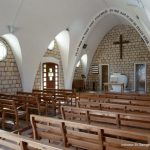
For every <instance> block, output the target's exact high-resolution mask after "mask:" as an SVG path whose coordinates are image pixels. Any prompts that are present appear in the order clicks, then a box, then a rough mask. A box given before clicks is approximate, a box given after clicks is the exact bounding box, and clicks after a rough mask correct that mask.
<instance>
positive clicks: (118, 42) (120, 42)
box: [113, 34, 129, 59]
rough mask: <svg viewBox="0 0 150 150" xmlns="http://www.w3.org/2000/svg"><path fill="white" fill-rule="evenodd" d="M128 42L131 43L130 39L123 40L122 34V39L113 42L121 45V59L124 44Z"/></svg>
mask: <svg viewBox="0 0 150 150" xmlns="http://www.w3.org/2000/svg"><path fill="white" fill-rule="evenodd" d="M127 43H129V41H127V40H124V41H123V36H122V34H121V35H120V40H119V41H116V42H114V43H113V44H115V45H120V59H122V50H123V44H127Z"/></svg>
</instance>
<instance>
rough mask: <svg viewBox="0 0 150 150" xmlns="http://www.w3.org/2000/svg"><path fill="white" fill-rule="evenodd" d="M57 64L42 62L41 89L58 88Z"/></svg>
mask: <svg viewBox="0 0 150 150" xmlns="http://www.w3.org/2000/svg"><path fill="white" fill-rule="evenodd" d="M58 78H59V72H58V65H57V64H55V63H43V89H45V88H56V89H58V88H59V83H58V81H59V80H58Z"/></svg>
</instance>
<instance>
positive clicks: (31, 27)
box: [0, 0, 150, 91]
mask: <svg viewBox="0 0 150 150" xmlns="http://www.w3.org/2000/svg"><path fill="white" fill-rule="evenodd" d="M132 1H135V2H136V1H139V0H132ZM141 1H142V3H143V6H144V7H142V8H139V7H136V6H131V5H128V4H127V0H0V35H1V36H2V35H4V34H8V33H9V30H8V26H12V27H13V31H14V32H13V34H14V35H15V36H16V37H17V38H18V41H19V43H20V47H21V52H20V53H21V55H22V57H21V58H18V57H16V59H20V60H19V61H17V63H20V64H18V67H19V71H20V74H21V78H22V84H23V89H24V90H26V91H30V90H31V89H32V86H33V83H34V78H35V74H36V71H37V68H38V65H39V63H40V61H41V60H42V56H43V54H44V52H45V51H46V48H47V47H48V45H49V43H50V41H51V40H53V39H54V37H55V36H56V35H57V34H58V33H60V32H61V31H62V30H65V29H66V28H69V34H70V46H69V51H68V58H67V59H68V61H66V63H67V64H65V66H67V67H66V68H65V69H64V70H65V72H66V76H67V77H66V80H65V82H66V83H67V84H66V88H70V87H71V84H70V83H71V82H70V81H71V80H72V77H73V71H74V67H75V63H76V62H77V61H78V59H79V57H80V56H81V55H82V53H80V52H79V55H78V56H77V57H75V53H76V49H77V47H78V45H79V43H80V40H81V38H82V36H83V33H84V32H85V29H86V27H87V25H88V24H89V23H90V22H91V20H92V19H93V17H95V16H96V15H97V14H98V13H99V12H101V11H102V10H105V9H107V8H118V9H120V10H122V11H124V12H126V13H128V14H129V15H130V16H132V18H134V19H135V20H136V21H137V22H138V23H139V26H141V27H142V29H143V31H146V34H148V38H150V35H149V30H150V22H149V20H150V16H149V11H150V1H149V0H141ZM136 16H139V18H140V21H139V20H137V18H136ZM121 23H122V24H124V23H127V21H125V20H124V19H122V18H121V17H117V16H115V15H110V16H106V17H105V19H104V18H103V19H101V20H100V21H99V23H97V24H96V25H95V26H94V28H93V30H92V32H90V34H89V35H88V37H87V39H85V41H86V42H87V43H88V47H89V56H88V57H89V60H90V61H91V59H92V56H93V54H94V51H95V49H96V46H97V44H98V42H100V40H101V39H102V38H103V36H104V35H105V34H106V33H107V32H108V31H109V30H110V29H111V28H112V27H113V26H114V25H116V24H121ZM8 41H9V39H8ZM90 50H91V51H90ZM62 58H63V60H65V56H64V55H62ZM90 61H89V62H88V63H90Z"/></svg>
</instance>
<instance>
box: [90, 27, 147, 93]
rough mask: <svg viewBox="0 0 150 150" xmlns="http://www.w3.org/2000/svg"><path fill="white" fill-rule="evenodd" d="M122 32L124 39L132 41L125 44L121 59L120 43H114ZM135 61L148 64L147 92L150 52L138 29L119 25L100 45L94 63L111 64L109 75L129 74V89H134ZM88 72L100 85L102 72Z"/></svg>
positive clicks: (91, 78)
mask: <svg viewBox="0 0 150 150" xmlns="http://www.w3.org/2000/svg"><path fill="white" fill-rule="evenodd" d="M120 34H122V35H123V40H129V41H130V43H128V44H124V45H123V55H122V59H120V48H119V45H114V44H113V42H115V41H119V36H120ZM134 63H146V65H147V70H146V71H147V76H146V78H147V92H150V52H149V51H148V48H147V47H146V45H145V43H144V41H143V40H142V38H141V37H140V35H139V34H138V33H137V31H136V30H135V29H134V28H133V27H131V26H129V25H117V26H115V27H114V28H113V29H112V30H111V31H110V32H109V33H108V34H106V35H105V37H104V38H103V40H102V41H101V42H100V44H99V45H98V48H97V50H96V52H95V54H94V57H93V60H92V63H91V66H92V65H95V64H96V65H99V64H109V69H110V72H109V75H110V74H112V73H114V72H118V73H122V74H125V75H127V77H128V86H127V89H128V90H133V89H134ZM91 66H90V71H89V74H88V80H89V81H97V83H98V87H99V86H100V85H99V84H100V82H99V81H100V80H99V79H100V74H98V75H97V74H92V73H91Z"/></svg>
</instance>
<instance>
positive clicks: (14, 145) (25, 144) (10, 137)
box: [0, 130, 61, 150]
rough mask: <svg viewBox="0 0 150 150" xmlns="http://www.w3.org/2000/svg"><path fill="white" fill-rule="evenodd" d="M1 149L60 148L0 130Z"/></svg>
mask: <svg viewBox="0 0 150 150" xmlns="http://www.w3.org/2000/svg"><path fill="white" fill-rule="evenodd" d="M0 149H1V150H61V149H59V148H56V147H52V146H50V145H47V144H43V143H41V142H39V141H37V140H33V139H30V138H28V137H25V136H20V135H16V134H14V133H10V132H6V131H3V130H0Z"/></svg>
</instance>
